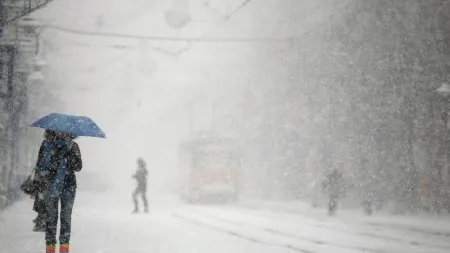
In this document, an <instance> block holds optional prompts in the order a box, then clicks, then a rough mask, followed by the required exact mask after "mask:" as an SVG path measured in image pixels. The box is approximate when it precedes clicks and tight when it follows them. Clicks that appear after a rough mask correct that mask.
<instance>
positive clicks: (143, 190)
mask: <svg viewBox="0 0 450 253" xmlns="http://www.w3.org/2000/svg"><path fill="white" fill-rule="evenodd" d="M138 195H141V197H142V202H144V208H145V211H146V212H147V211H148V201H147V189H146V188H144V187H137V188H136V190H134V192H133V202H134V211H135V212H137V211H139V203H138Z"/></svg>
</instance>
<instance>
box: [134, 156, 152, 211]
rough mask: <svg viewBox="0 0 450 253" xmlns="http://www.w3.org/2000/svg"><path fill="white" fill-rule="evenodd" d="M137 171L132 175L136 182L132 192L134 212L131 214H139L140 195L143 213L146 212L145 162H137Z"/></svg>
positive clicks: (140, 160) (140, 159)
mask: <svg viewBox="0 0 450 253" xmlns="http://www.w3.org/2000/svg"><path fill="white" fill-rule="evenodd" d="M137 165H138V169H137V171H136V172H135V173H134V174H133V178H134V179H136V181H137V186H136V189H135V190H134V192H133V202H134V210H133V213H138V212H139V203H138V196H139V195H141V197H142V201H143V202H144V211H145V212H146V213H147V212H148V201H147V175H148V171H147V168H146V164H145V161H144V160H143V159H142V158H138V160H137Z"/></svg>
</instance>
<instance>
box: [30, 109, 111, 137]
mask: <svg viewBox="0 0 450 253" xmlns="http://www.w3.org/2000/svg"><path fill="white" fill-rule="evenodd" d="M31 126H32V127H39V128H43V129H46V130H53V131H60V132H66V133H70V134H73V135H75V136H90V137H99V138H106V136H105V133H104V132H103V131H102V130H101V129H100V127H99V126H98V125H97V124H96V123H95V122H94V121H93V120H92V119H90V118H89V117H85V116H74V115H67V114H62V113H51V114H49V115H47V116H45V117H43V118H41V119H39V120H38V121H36V122H34V123H33V124H31Z"/></svg>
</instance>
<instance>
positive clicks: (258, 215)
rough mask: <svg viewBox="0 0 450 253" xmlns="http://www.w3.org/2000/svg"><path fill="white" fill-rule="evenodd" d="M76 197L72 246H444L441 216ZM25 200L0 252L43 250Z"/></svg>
mask: <svg viewBox="0 0 450 253" xmlns="http://www.w3.org/2000/svg"><path fill="white" fill-rule="evenodd" d="M109 199H111V198H109ZM76 201H77V203H76V207H75V210H74V215H73V235H72V242H71V243H72V246H71V247H72V252H83V253H154V252H155V253H156V252H157V253H211V252H214V253H272V252H273V253H295V252H304V253H319V252H324V253H326V252H333V253H337V252H339V253H340V252H342V253H347V252H348V253H351V252H369V253H382V252H386V253H388V252H410V253H412V252H427V253H433V252H450V226H449V225H450V222H449V219H442V220H441V221H440V222H436V221H435V220H433V221H432V220H430V221H428V220H427V219H425V220H424V219H422V220H420V219H418V220H417V221H415V222H412V221H408V222H403V223H402V222H396V221H394V220H392V222H391V221H389V219H387V220H382V219H377V218H376V217H374V218H373V219H369V218H357V217H356V216H358V215H359V214H358V215H356V214H355V217H352V216H351V215H350V216H349V215H347V216H344V215H343V216H339V215H338V216H337V217H327V216H326V215H325V214H324V212H323V211H317V212H298V213H296V212H293V211H282V210H277V211H274V210H267V209H261V208H256V207H255V206H251V207H249V206H246V205H226V206H219V205H208V206H198V205H196V206H194V205H184V204H181V203H179V202H177V201H175V200H173V199H171V198H154V199H153V201H152V205H151V206H152V209H151V213H150V214H137V215H131V214H130V212H129V211H130V210H131V203H125V204H119V203H118V202H120V201H117V200H109V201H108V198H107V197H103V196H100V195H92V194H83V193H81V194H79V195H78V198H77V200H76ZM31 205H32V201H31V200H29V199H25V200H23V201H21V202H19V203H17V204H16V205H14V206H13V207H11V208H9V209H8V210H6V211H5V213H4V214H3V215H2V217H1V218H0V252H2V253H23V252H44V240H43V234H41V233H34V232H31V229H32V222H31V220H32V219H33V218H34V216H35V213H33V212H32V211H31ZM360 216H362V215H360ZM396 220H397V219H396ZM443 222H444V223H445V224H442V223H443ZM436 223H437V224H436ZM423 224H425V225H423Z"/></svg>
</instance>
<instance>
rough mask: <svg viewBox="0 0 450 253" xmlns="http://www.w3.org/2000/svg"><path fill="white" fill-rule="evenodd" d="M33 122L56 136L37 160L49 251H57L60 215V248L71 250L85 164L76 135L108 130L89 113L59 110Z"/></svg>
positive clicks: (65, 251) (95, 134)
mask: <svg viewBox="0 0 450 253" xmlns="http://www.w3.org/2000/svg"><path fill="white" fill-rule="evenodd" d="M32 126H34V127H39V128H44V129H46V131H49V130H50V131H51V133H52V138H46V139H45V140H44V141H43V142H42V145H41V148H40V150H39V156H38V161H37V173H38V174H39V178H40V180H41V182H42V184H43V185H44V187H43V189H44V190H43V202H44V211H45V242H46V253H55V251H56V244H57V240H56V232H57V231H56V230H57V225H58V216H60V220H61V226H60V231H59V232H60V233H59V246H60V247H59V252H60V253H68V252H69V243H70V235H71V223H72V209H73V205H74V202H75V195H76V188H77V183H76V176H75V172H79V171H81V169H82V167H83V164H82V160H81V152H80V148H79V146H78V144H77V143H76V142H75V141H74V139H75V138H76V136H92V137H102V138H105V134H104V133H103V131H101V130H100V128H99V127H98V126H97V125H96V124H95V123H94V122H93V121H92V120H91V119H89V118H87V117H79V116H72V115H65V114H56V113H54V114H50V115H47V116H45V117H44V118H42V119H40V120H38V121H37V122H35V123H33V124H32ZM50 131H49V132H50ZM59 203H61V210H60V211H59V210H58V204H59Z"/></svg>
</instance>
